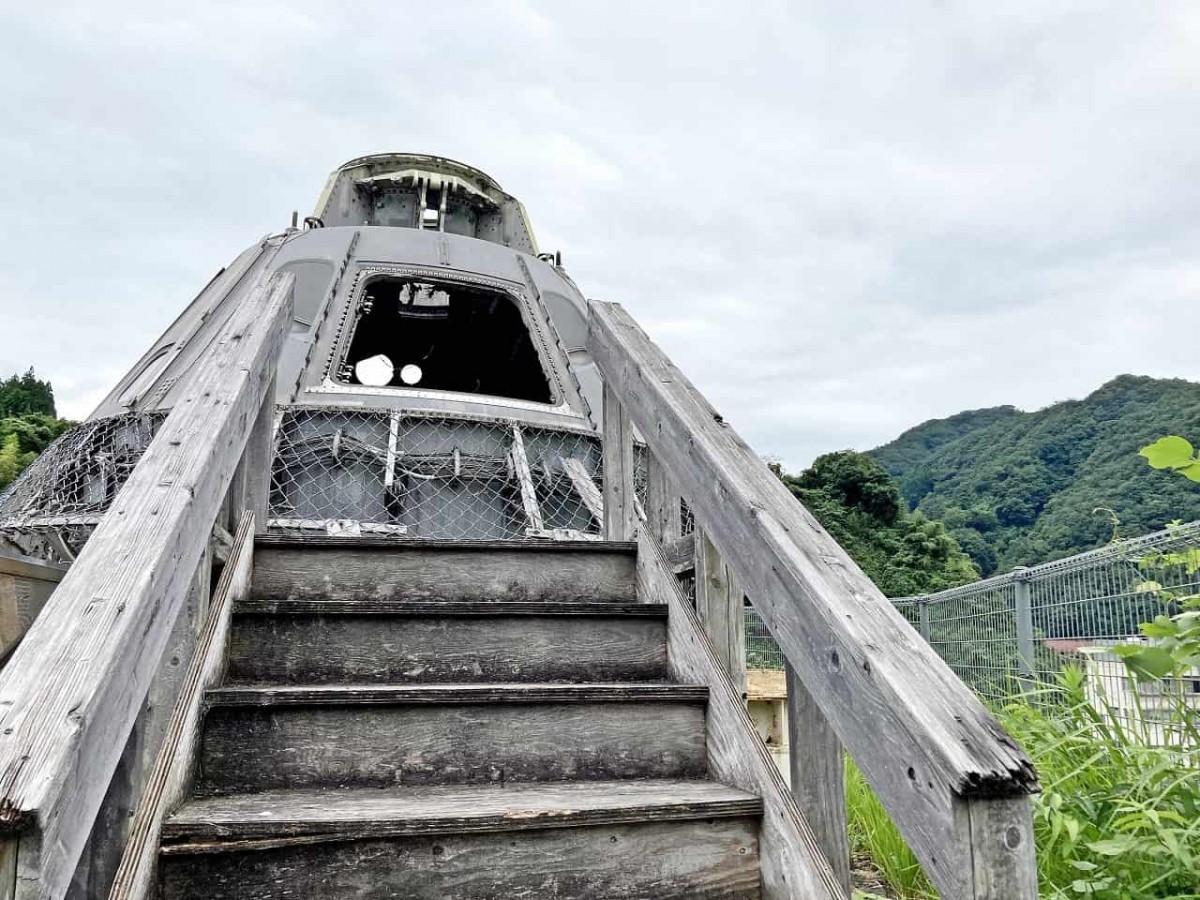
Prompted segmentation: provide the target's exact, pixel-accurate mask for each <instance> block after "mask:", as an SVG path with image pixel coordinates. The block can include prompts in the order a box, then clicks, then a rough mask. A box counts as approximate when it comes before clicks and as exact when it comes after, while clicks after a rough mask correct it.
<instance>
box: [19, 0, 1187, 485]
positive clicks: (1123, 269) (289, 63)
mask: <svg viewBox="0 0 1200 900" xmlns="http://www.w3.org/2000/svg"><path fill="white" fill-rule="evenodd" d="M0 51H2V52H0V81H2V82H3V83H4V84H5V91H4V92H2V93H0V117H3V121H4V122H5V126H4V129H3V133H2V134H0V165H2V166H4V168H5V171H6V178H5V179H4V180H3V181H2V182H0V210H3V213H4V215H5V220H6V229H5V240H4V241H3V242H0V367H3V370H9V369H12V370H15V369H23V368H25V367H27V366H28V365H30V364H33V365H36V366H37V367H38V369H39V370H40V371H42V372H45V373H46V374H49V375H50V376H51V377H52V378H53V379H54V380H55V385H56V388H57V391H58V395H59V397H60V400H61V405H62V406H63V407H64V409H68V410H69V411H70V412H71V413H72V414H74V415H79V414H81V413H82V412H83V411H85V410H86V409H87V407H88V405H89V404H91V403H92V402H94V400H95V399H96V398H97V397H99V396H102V395H103V393H104V392H105V391H106V389H107V388H108V387H110V386H111V384H112V382H113V381H114V380H115V378H116V376H117V374H118V373H120V372H123V371H124V370H125V369H126V368H127V367H128V366H129V365H130V364H131V363H132V361H133V360H134V359H136V358H137V357H138V356H139V355H140V353H141V352H142V351H143V350H144V349H145V348H146V347H147V346H148V345H149V343H150V342H151V341H152V340H153V339H154V337H155V336H156V335H157V334H158V333H159V332H160V331H161V329H162V328H163V327H165V325H166V324H167V323H168V322H170V320H171V319H172V318H174V316H175V314H176V313H177V312H178V311H179V309H180V308H182V306H183V305H184V304H185V303H186V302H187V301H188V300H189V299H190V298H191V297H192V296H193V295H194V294H195V292H196V291H197V290H198V289H199V288H200V287H201V286H202V285H203V284H204V283H205V282H206V281H207V280H208V278H209V277H210V276H211V275H212V273H213V271H214V270H215V269H217V268H218V267H219V266H221V265H224V264H225V263H227V262H228V261H229V260H230V259H231V258H232V257H233V256H234V254H235V253H236V252H238V251H239V250H240V249H241V248H242V247H244V246H246V245H248V244H249V243H251V242H252V241H254V240H255V239H257V238H258V237H259V236H260V235H261V234H263V233H264V232H266V231H268V230H273V229H276V228H278V227H279V226H280V225H281V224H283V223H284V222H285V221H286V219H287V217H288V215H289V214H290V212H291V210H292V209H299V210H301V211H307V210H308V209H310V208H311V204H312V201H313V198H315V196H316V195H317V193H318V191H319V190H320V187H321V185H322V183H323V181H324V177H325V175H326V174H327V172H328V171H330V170H331V169H333V168H334V167H335V166H337V165H338V164H340V163H341V162H343V161H345V160H346V159H349V158H351V157H354V156H359V155H362V154H364V153H369V152H375V151H378V150H400V149H413V150H418V151H427V152H434V153H440V154H444V155H447V156H451V157H455V158H458V159H462V160H463V161H465V162H468V163H471V164H474V165H477V166H479V167H481V168H483V169H484V170H486V171H488V172H489V173H491V174H492V175H494V176H495V177H496V178H497V179H498V180H499V181H500V182H501V183H502V184H503V185H504V186H505V187H506V188H507V189H508V190H510V191H512V192H513V193H515V194H516V195H517V196H519V197H521V198H522V200H524V202H525V204H526V207H527V209H528V210H529V213H530V215H531V217H532V219H533V223H534V226H535V228H536V230H537V232H538V234H539V238H540V239H541V243H542V244H543V247H544V249H561V250H562V251H563V254H564V259H565V261H566V263H567V266H568V268H569V270H570V271H571V273H572V275H573V276H574V277H575V279H576V280H577V282H578V283H579V284H580V285H581V286H582V288H583V289H584V291H585V292H586V293H588V294H589V295H591V296H595V297H600V298H603V299H606V300H620V301H621V302H623V303H625V304H626V305H627V306H628V307H629V308H630V310H631V311H632V312H633V313H634V315H635V316H636V317H638V318H639V319H640V320H641V321H642V322H643V323H644V324H645V326H646V327H647V330H649V331H650V332H651V334H652V335H653V336H654V337H655V338H656V339H657V340H658V341H659V342H660V343H661V344H662V345H663V346H664V347H665V348H666V349H667V350H668V352H670V353H671V354H672V355H673V356H675V357H676V359H677V361H678V362H679V363H680V364H681V366H682V367H683V368H684V370H685V371H687V372H688V373H689V374H690V375H691V376H692V377H693V379H694V380H695V381H696V382H697V384H699V385H700V387H701V388H702V389H703V390H705V391H706V392H708V393H709V394H710V396H711V398H712V400H713V401H714V403H715V404H716V405H717V406H718V407H719V408H721V409H722V411H723V412H724V413H725V415H726V417H727V418H728V419H730V420H731V421H732V422H734V423H735V424H736V425H737V426H738V427H739V428H740V429H741V430H742V431H743V433H744V434H745V435H746V437H747V438H748V439H749V440H750V441H751V443H752V444H753V445H754V446H756V447H758V448H760V449H761V450H762V451H763V452H770V453H774V454H777V455H779V456H781V457H782V458H783V460H784V461H785V463H786V464H787V465H788V466H790V467H793V468H794V467H798V466H800V465H803V464H804V463H806V462H807V461H808V460H809V459H811V458H812V456H814V455H815V454H816V453H819V452H822V451H825V450H831V449H837V448H839V447H844V446H859V447H866V446H871V445H873V444H876V443H879V442H882V441H884V440H887V439H888V438H890V437H893V436H894V435H895V434H896V433H898V432H899V431H900V430H903V429H904V428H906V427H908V426H910V425H912V424H915V423H916V422H918V421H921V420H922V419H924V418H927V417H930V416H934V415H947V414H950V413H953V412H956V411H958V410H960V409H963V408H968V407H979V406H985V405H994V404H1000V403H1016V404H1019V405H1024V406H1029V407H1038V406H1043V405H1045V404H1047V403H1049V402H1051V401H1053V400H1056V399H1060V398H1063V397H1069V396H1076V397H1077V396H1081V395H1082V394H1084V393H1086V392H1087V391H1088V390H1090V389H1092V388H1094V387H1096V386H1098V385H1099V384H1100V383H1101V382H1102V381H1104V380H1105V379H1107V378H1109V377H1112V376H1114V375H1116V374H1118V373H1120V372H1126V371H1128V372H1136V373H1145V374H1154V375H1174V376H1180V377H1190V378H1197V377H1200V364H1198V362H1197V354H1196V352H1195V350H1194V347H1193V346H1192V345H1193V344H1194V340H1193V339H1192V333H1193V331H1194V329H1190V328H1188V327H1186V326H1185V325H1181V324H1180V319H1179V312H1180V310H1182V309H1189V308H1194V307H1195V302H1196V295H1197V290H1198V289H1200V268H1198V266H1197V264H1196V263H1195V260H1197V259H1200V215H1198V213H1200V179H1197V178H1196V177H1195V164H1194V160H1195V159H1196V157H1197V153H1198V151H1200V118H1198V117H1196V116H1195V115H1194V90H1195V89H1194V85H1195V84H1196V82H1197V78H1198V77H1200V10H1198V9H1197V8H1196V6H1195V5H1194V4H1193V3H1190V2H1163V3H1157V4H1154V5H1153V6H1151V7H1144V6H1142V7H1137V6H1132V5H1129V4H1127V3H1119V2H1106V3H1099V4H1097V3H1094V2H1088V3H1083V2H1069V0H1064V2H1058V3H1045V2H1032V0H1031V2H1018V3H1007V4H1000V5H997V4H994V3H988V2H982V0H979V2H967V3H955V4H945V3H938V2H933V0H930V2H926V3H921V2H918V3H911V4H902V5H886V4H883V5H881V4H877V3H863V2H861V0H859V2H850V3H846V2H838V3H833V2H813V3H809V4H803V5H797V4H788V3H784V2H782V0H773V2H769V3H763V4H756V5H746V4H741V5H739V4H733V3H715V2H701V3H693V4H689V5H688V6H687V7H686V8H685V7H681V6H680V5H678V4H674V3H666V2H647V0H640V2H636V3H635V2H628V0H625V2H615V3H610V4H590V5H588V4H585V5H579V4H574V5H564V4H550V3H546V2H535V0H470V2H464V3H460V4H452V5H448V6H445V7H444V8H441V9H439V11H438V12H437V14H436V15H425V16H421V15H414V14H413V13H412V11H411V10H410V9H406V8H404V7H403V6H402V5H398V4H394V3H384V2H368V0H352V2H348V3H346V4H338V5H330V4H327V3H324V2H318V0H293V2H287V3H284V2H281V0H242V2H238V3H210V4H201V5H196V4H182V3H161V2H156V3H151V2H149V0H139V2H134V0H128V2H108V3H101V4H95V3H93V4H83V3H69V4H49V5H47V4H43V5H41V6H36V5H35V6H29V5H26V6H24V7H13V8H11V9H6V10H5V11H4V12H0Z"/></svg>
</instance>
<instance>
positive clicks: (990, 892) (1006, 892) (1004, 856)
mask: <svg viewBox="0 0 1200 900" xmlns="http://www.w3.org/2000/svg"><path fill="white" fill-rule="evenodd" d="M959 803H960V804H962V805H964V806H965V807H966V814H967V817H968V818H969V820H970V829H971V868H972V874H973V875H974V878H975V885H974V890H975V894H974V896H975V897H976V898H980V900H1008V898H1010V897H1011V898H1013V900H1037V896H1038V882H1037V854H1036V849H1037V848H1036V846H1035V845H1034V842H1033V816H1032V813H1031V811H1030V806H1031V805H1032V801H1031V800H1030V798H1028V797H1011V798H1008V799H1005V800H979V799H976V800H960V801H959Z"/></svg>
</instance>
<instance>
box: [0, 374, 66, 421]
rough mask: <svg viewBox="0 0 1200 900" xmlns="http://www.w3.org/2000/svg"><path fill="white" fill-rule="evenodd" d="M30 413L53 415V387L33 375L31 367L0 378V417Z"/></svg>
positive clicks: (51, 416)
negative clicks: (23, 371) (19, 373)
mask: <svg viewBox="0 0 1200 900" xmlns="http://www.w3.org/2000/svg"><path fill="white" fill-rule="evenodd" d="M31 414H32V415H42V416H49V417H50V418H54V416H55V411H54V388H52V387H51V386H50V382H48V381H42V380H41V379H39V378H38V377H37V376H36V375H34V374H33V369H32V368H30V369H29V371H27V372H26V373H25V374H24V375H11V376H9V377H8V378H5V379H3V380H0V419H7V418H10V417H13V416H27V415H31Z"/></svg>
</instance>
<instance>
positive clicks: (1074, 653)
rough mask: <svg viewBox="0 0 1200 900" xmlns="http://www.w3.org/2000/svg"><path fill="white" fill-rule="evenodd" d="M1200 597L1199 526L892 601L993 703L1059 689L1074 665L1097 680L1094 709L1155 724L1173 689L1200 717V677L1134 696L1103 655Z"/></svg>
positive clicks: (1091, 685) (1149, 687)
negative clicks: (1055, 685)
mask: <svg viewBox="0 0 1200 900" xmlns="http://www.w3.org/2000/svg"><path fill="white" fill-rule="evenodd" d="M1195 593H1200V522H1191V523H1189V524H1186V525H1178V526H1173V527H1170V528H1166V529H1164V530H1162V531H1158V532H1155V533H1153V534H1149V535H1145V536H1144V537H1139V538H1133V539H1131V540H1126V541H1120V542H1115V543H1112V544H1110V545H1108V546H1106V547H1102V548H1100V549H1098V550H1092V551H1089V552H1087V553H1081V554H1079V555H1077V556H1071V557H1068V558H1066V559H1060V560H1055V561H1053V562H1048V563H1044V564H1042V565H1039V566H1034V567H1032V568H1018V569H1016V570H1014V571H1013V572H1011V573H1009V574H1007V575H1000V576H997V577H994V578H988V579H986V580H984V581H979V582H975V583H974V584H968V585H964V586H962V587H958V588H952V589H950V590H946V591H941V592H939V593H936V594H929V595H925V596H920V597H904V598H899V599H896V600H894V601H893V603H894V604H895V605H896V608H897V609H899V610H900V612H901V613H902V614H903V615H904V616H905V617H906V618H907V619H908V620H909V621H910V622H911V623H912V624H913V626H914V627H915V628H916V629H917V630H918V631H919V632H920V633H921V635H922V636H923V637H924V638H925V639H926V640H927V641H928V642H929V644H930V646H932V647H933V649H934V650H936V651H937V653H938V655H939V656H941V657H942V658H943V659H944V660H946V662H947V663H948V664H949V665H950V668H952V669H953V670H954V671H955V673H956V674H957V675H958V676H959V677H960V678H961V679H962V680H963V681H965V682H966V683H967V684H968V685H970V686H971V687H972V688H974V689H975V691H976V692H978V693H979V694H980V695H982V696H984V697H986V698H988V699H991V700H1001V699H1004V698H1006V697H1010V696H1013V695H1014V694H1016V693H1019V692H1020V691H1022V690H1026V689H1028V688H1031V687H1036V686H1038V685H1039V684H1043V683H1047V682H1050V681H1052V680H1053V679H1054V678H1055V676H1056V675H1057V674H1058V673H1059V672H1060V671H1061V670H1062V668H1063V667H1064V666H1065V665H1067V664H1075V665H1078V666H1080V667H1081V668H1082V669H1083V670H1084V672H1085V673H1086V674H1087V675H1088V687H1087V690H1088V692H1089V696H1090V697H1091V698H1092V699H1093V701H1094V702H1095V703H1097V704H1104V705H1106V706H1108V707H1109V708H1111V709H1112V710H1113V712H1114V713H1115V714H1116V715H1118V716H1121V717H1125V718H1127V719H1130V720H1132V719H1134V718H1143V720H1149V721H1151V722H1152V721H1153V718H1154V716H1155V715H1157V714H1158V711H1157V710H1158V707H1159V706H1160V703H1159V700H1160V698H1164V697H1165V696H1166V695H1167V694H1173V693H1176V692H1177V690H1172V688H1175V689H1179V688H1182V689H1183V691H1184V693H1185V694H1194V695H1195V697H1196V704H1197V708H1198V709H1200V671H1197V672H1195V673H1194V674H1195V677H1194V678H1192V677H1188V678H1186V679H1185V683H1184V684H1183V685H1163V684H1158V683H1143V684H1141V685H1139V686H1137V687H1136V688H1135V687H1134V685H1133V683H1132V682H1131V681H1130V679H1129V677H1128V675H1127V673H1126V670H1125V666H1124V665H1123V663H1122V662H1121V659H1120V658H1119V657H1118V656H1117V655H1116V654H1115V653H1111V652H1104V650H1103V648H1105V647H1110V646H1115V645H1117V644H1124V643H1130V642H1133V641H1139V640H1142V639H1143V638H1142V637H1141V633H1140V630H1139V625H1140V624H1141V623H1143V622H1149V621H1152V620H1153V619H1154V618H1155V616H1159V615H1172V614H1174V613H1176V612H1178V611H1179V602H1178V601H1179V599H1180V598H1181V597H1184V596H1187V595H1190V594H1195ZM1134 690H1137V692H1138V696H1135V695H1134V693H1133V692H1134ZM1139 710H1140V711H1139Z"/></svg>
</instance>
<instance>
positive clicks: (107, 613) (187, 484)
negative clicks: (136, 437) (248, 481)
mask: <svg viewBox="0 0 1200 900" xmlns="http://www.w3.org/2000/svg"><path fill="white" fill-rule="evenodd" d="M293 281H294V279H293V276H291V275H284V276H276V277H275V278H273V279H271V280H269V281H268V280H267V279H266V276H265V275H264V276H260V277H259V281H258V282H257V283H256V284H255V285H254V287H253V289H252V290H251V291H250V292H249V294H248V296H247V297H246V298H245V300H244V301H243V302H242V304H241V305H240V306H239V307H238V308H237V310H236V311H235V312H234V314H233V316H232V317H231V318H230V320H229V322H228V323H227V324H226V325H225V327H224V328H223V329H222V331H221V332H220V335H219V337H218V339H217V341H216V343H215V344H214V345H213V346H212V347H211V348H210V349H209V350H208V351H207V353H206V354H205V356H204V358H203V359H202V360H201V361H200V362H199V363H198V366H197V369H196V373H195V375H194V376H193V378H192V380H191V383H190V385H189V387H188V389H187V390H186V392H185V393H184V395H183V396H182V397H181V399H180V400H179V402H178V403H177V404H176V405H175V407H174V409H173V410H172V411H171V414H170V415H169V416H168V417H167V419H166V421H165V422H164V423H163V425H162V428H161V429H160V430H159V432H158V434H157V435H156V437H155V438H154V440H153V441H152V442H151V444H150V446H149V447H148V448H147V450H146V452H145V453H144V454H143V456H142V458H141V460H140V461H139V463H138V465H137V466H136V468H135V469H134V471H133V473H132V474H131V475H130V477H129V480H128V481H127V482H126V483H125V485H124V487H123V488H122V489H121V491H120V492H119V493H118V494H117V496H116V498H115V499H114V501H113V503H112V505H111V507H110V509H109V511H108V513H107V514H106V515H105V516H104V518H103V520H102V521H101V522H100V524H99V525H98V526H97V527H96V530H95V532H94V533H93V534H92V536H91V538H90V540H89V541H88V542H87V544H86V546H85V547H84V549H83V552H82V553H81V554H80V555H79V558H78V559H76V560H75V562H74V564H73V565H72V566H71V569H70V571H69V572H68V573H67V574H66V576H65V577H64V578H63V580H62V582H61V584H59V586H58V588H57V590H56V591H55V592H54V594H53V596H52V597H51V598H50V600H49V602H48V603H47V604H46V606H45V608H44V609H43V611H42V614H41V615H40V616H39V617H38V619H37V621H36V622H35V623H34V624H33V627H31V628H30V630H29V632H28V633H27V634H26V636H25V639H24V641H23V642H22V643H21V645H20V647H18V648H17V651H16V652H15V653H14V654H13V657H12V658H11V659H10V660H9V663H8V665H7V666H6V667H5V669H4V671H3V672H2V673H0V833H8V834H10V835H11V834H18V835H19V836H20V849H19V851H18V858H17V864H16V868H17V896H19V897H25V896H30V897H35V896H36V897H46V898H58V897H61V896H63V895H64V894H65V893H66V890H67V887H68V885H69V883H70V880H71V877H72V874H73V873H74V871H75V866H76V864H77V863H78V860H79V858H80V855H81V853H82V851H83V848H84V845H85V843H86V842H87V840H88V837H89V834H90V833H91V831H92V825H93V822H94V821H95V819H96V814H97V811H98V810H99V809H100V806H101V802H102V801H103V799H104V795H105V792H106V790H107V789H108V787H109V783H110V781H111V780H112V777H113V774H114V772H115V771H116V769H117V765H118V762H119V760H120V758H121V755H122V752H123V751H124V749H125V746H126V742H127V739H128V738H129V735H130V734H131V732H132V730H133V728H134V724H135V722H136V720H137V717H138V713H139V710H140V709H141V707H142V704H143V702H144V700H145V698H146V696H147V693H148V691H149V689H150V687H151V684H152V682H153V680H154V677H155V673H156V671H157V669H158V667H159V665H160V660H161V658H162V656H163V650H164V647H165V646H166V644H167V641H168V637H169V635H170V633H171V630H172V627H173V625H174V623H175V620H176V618H177V616H178V614H179V611H180V608H181V606H182V604H183V600H184V597H185V595H186V594H187V592H188V590H189V588H190V587H191V584H192V582H193V580H194V575H193V573H194V572H195V571H196V569H197V565H198V564H199V562H200V560H201V558H202V557H203V555H204V553H205V551H206V548H207V545H208V540H209V535H210V534H211V532H212V529H213V525H214V522H215V520H216V517H217V515H218V512H219V511H220V508H221V504H222V501H223V499H224V497H225V496H226V494H227V491H228V489H229V486H230V482H231V481H232V479H233V475H234V471H235V469H236V468H237V467H238V465H239V464H240V463H241V461H242V458H243V456H244V454H245V452H246V448H247V444H248V442H249V439H250V436H251V432H252V430H253V426H254V425H255V423H256V421H260V410H261V408H262V407H263V405H264V403H268V404H270V403H273V401H272V400H271V398H269V397H268V396H267V392H268V389H269V388H270V386H271V385H272V383H273V379H274V374H275V368H276V365H277V362H278V359H279V352H280V348H281V347H282V345H283V340H284V336H285V333H286V328H287V325H288V323H289V322H290V320H291V307H292V300H291V297H292V285H293ZM251 449H252V450H253V447H252V448H251Z"/></svg>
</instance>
